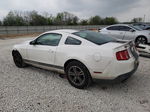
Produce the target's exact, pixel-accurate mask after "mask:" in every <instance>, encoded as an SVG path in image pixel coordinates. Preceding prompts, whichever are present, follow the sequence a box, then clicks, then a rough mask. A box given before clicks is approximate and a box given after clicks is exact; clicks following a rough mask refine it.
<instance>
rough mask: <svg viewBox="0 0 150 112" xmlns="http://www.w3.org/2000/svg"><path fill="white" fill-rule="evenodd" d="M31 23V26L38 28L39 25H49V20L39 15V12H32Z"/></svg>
mask: <svg viewBox="0 0 150 112" xmlns="http://www.w3.org/2000/svg"><path fill="white" fill-rule="evenodd" d="M29 18H30V20H29V23H30V25H33V26H38V25H47V24H48V23H47V20H46V18H45V17H43V16H42V15H39V14H38V12H36V11H32V12H30V14H29Z"/></svg>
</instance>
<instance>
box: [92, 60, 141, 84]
mask: <svg viewBox="0 0 150 112" xmlns="http://www.w3.org/2000/svg"><path fill="white" fill-rule="evenodd" d="M138 66H139V62H138V61H137V63H136V64H135V67H134V69H133V70H132V71H130V72H127V73H125V74H121V75H119V76H117V77H116V78H114V79H97V78H93V80H94V81H101V82H110V83H119V82H122V81H125V80H127V79H128V78H130V77H131V76H132V75H133V74H134V73H135V72H136V70H137V68H138Z"/></svg>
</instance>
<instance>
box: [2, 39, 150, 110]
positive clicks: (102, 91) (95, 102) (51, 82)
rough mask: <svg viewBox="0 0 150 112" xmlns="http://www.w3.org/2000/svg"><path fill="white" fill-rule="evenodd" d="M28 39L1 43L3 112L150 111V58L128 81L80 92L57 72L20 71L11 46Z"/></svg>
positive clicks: (143, 60) (141, 63)
mask: <svg viewBox="0 0 150 112" xmlns="http://www.w3.org/2000/svg"><path fill="white" fill-rule="evenodd" d="M27 39H28V38H19V39H6V40H0V112H53V111H60V112H66V111H67V112H83V111H84V112H150V58H144V57H140V66H139V68H138V70H137V72H136V73H135V74H134V75H133V76H132V77H131V78H130V79H129V80H128V81H127V82H124V83H120V84H108V83H101V82H96V83H95V84H93V85H92V86H91V87H90V88H88V89H86V90H79V89H76V88H74V87H72V86H71V85H70V84H69V83H68V82H67V80H66V79H62V78H60V77H59V75H58V74H57V73H54V72H51V71H46V70H43V69H39V68H35V67H31V66H30V67H27V68H23V69H20V68H17V67H16V66H15V65H14V63H13V60H12V57H11V49H12V46H13V45H14V44H16V43H20V42H22V41H24V40H27Z"/></svg>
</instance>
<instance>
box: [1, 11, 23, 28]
mask: <svg viewBox="0 0 150 112" xmlns="http://www.w3.org/2000/svg"><path fill="white" fill-rule="evenodd" d="M3 24H4V25H5V26H22V25H25V22H24V19H23V17H22V16H21V15H19V13H18V12H15V11H14V12H13V11H10V12H9V13H8V15H7V16H6V17H5V18H4V20H3Z"/></svg>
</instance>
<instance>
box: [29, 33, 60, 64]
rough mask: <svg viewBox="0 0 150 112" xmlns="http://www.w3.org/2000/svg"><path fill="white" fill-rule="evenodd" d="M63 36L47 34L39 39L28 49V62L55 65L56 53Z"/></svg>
mask: <svg viewBox="0 0 150 112" xmlns="http://www.w3.org/2000/svg"><path fill="white" fill-rule="evenodd" d="M61 37H62V35H61V34H57V33H47V34H43V35H41V36H40V37H38V38H37V39H36V40H34V41H33V44H30V45H29V46H28V48H27V55H28V60H30V61H33V62H39V63H44V64H54V61H55V52H56V50H57V46H58V44H59V41H60V39H61Z"/></svg>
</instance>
